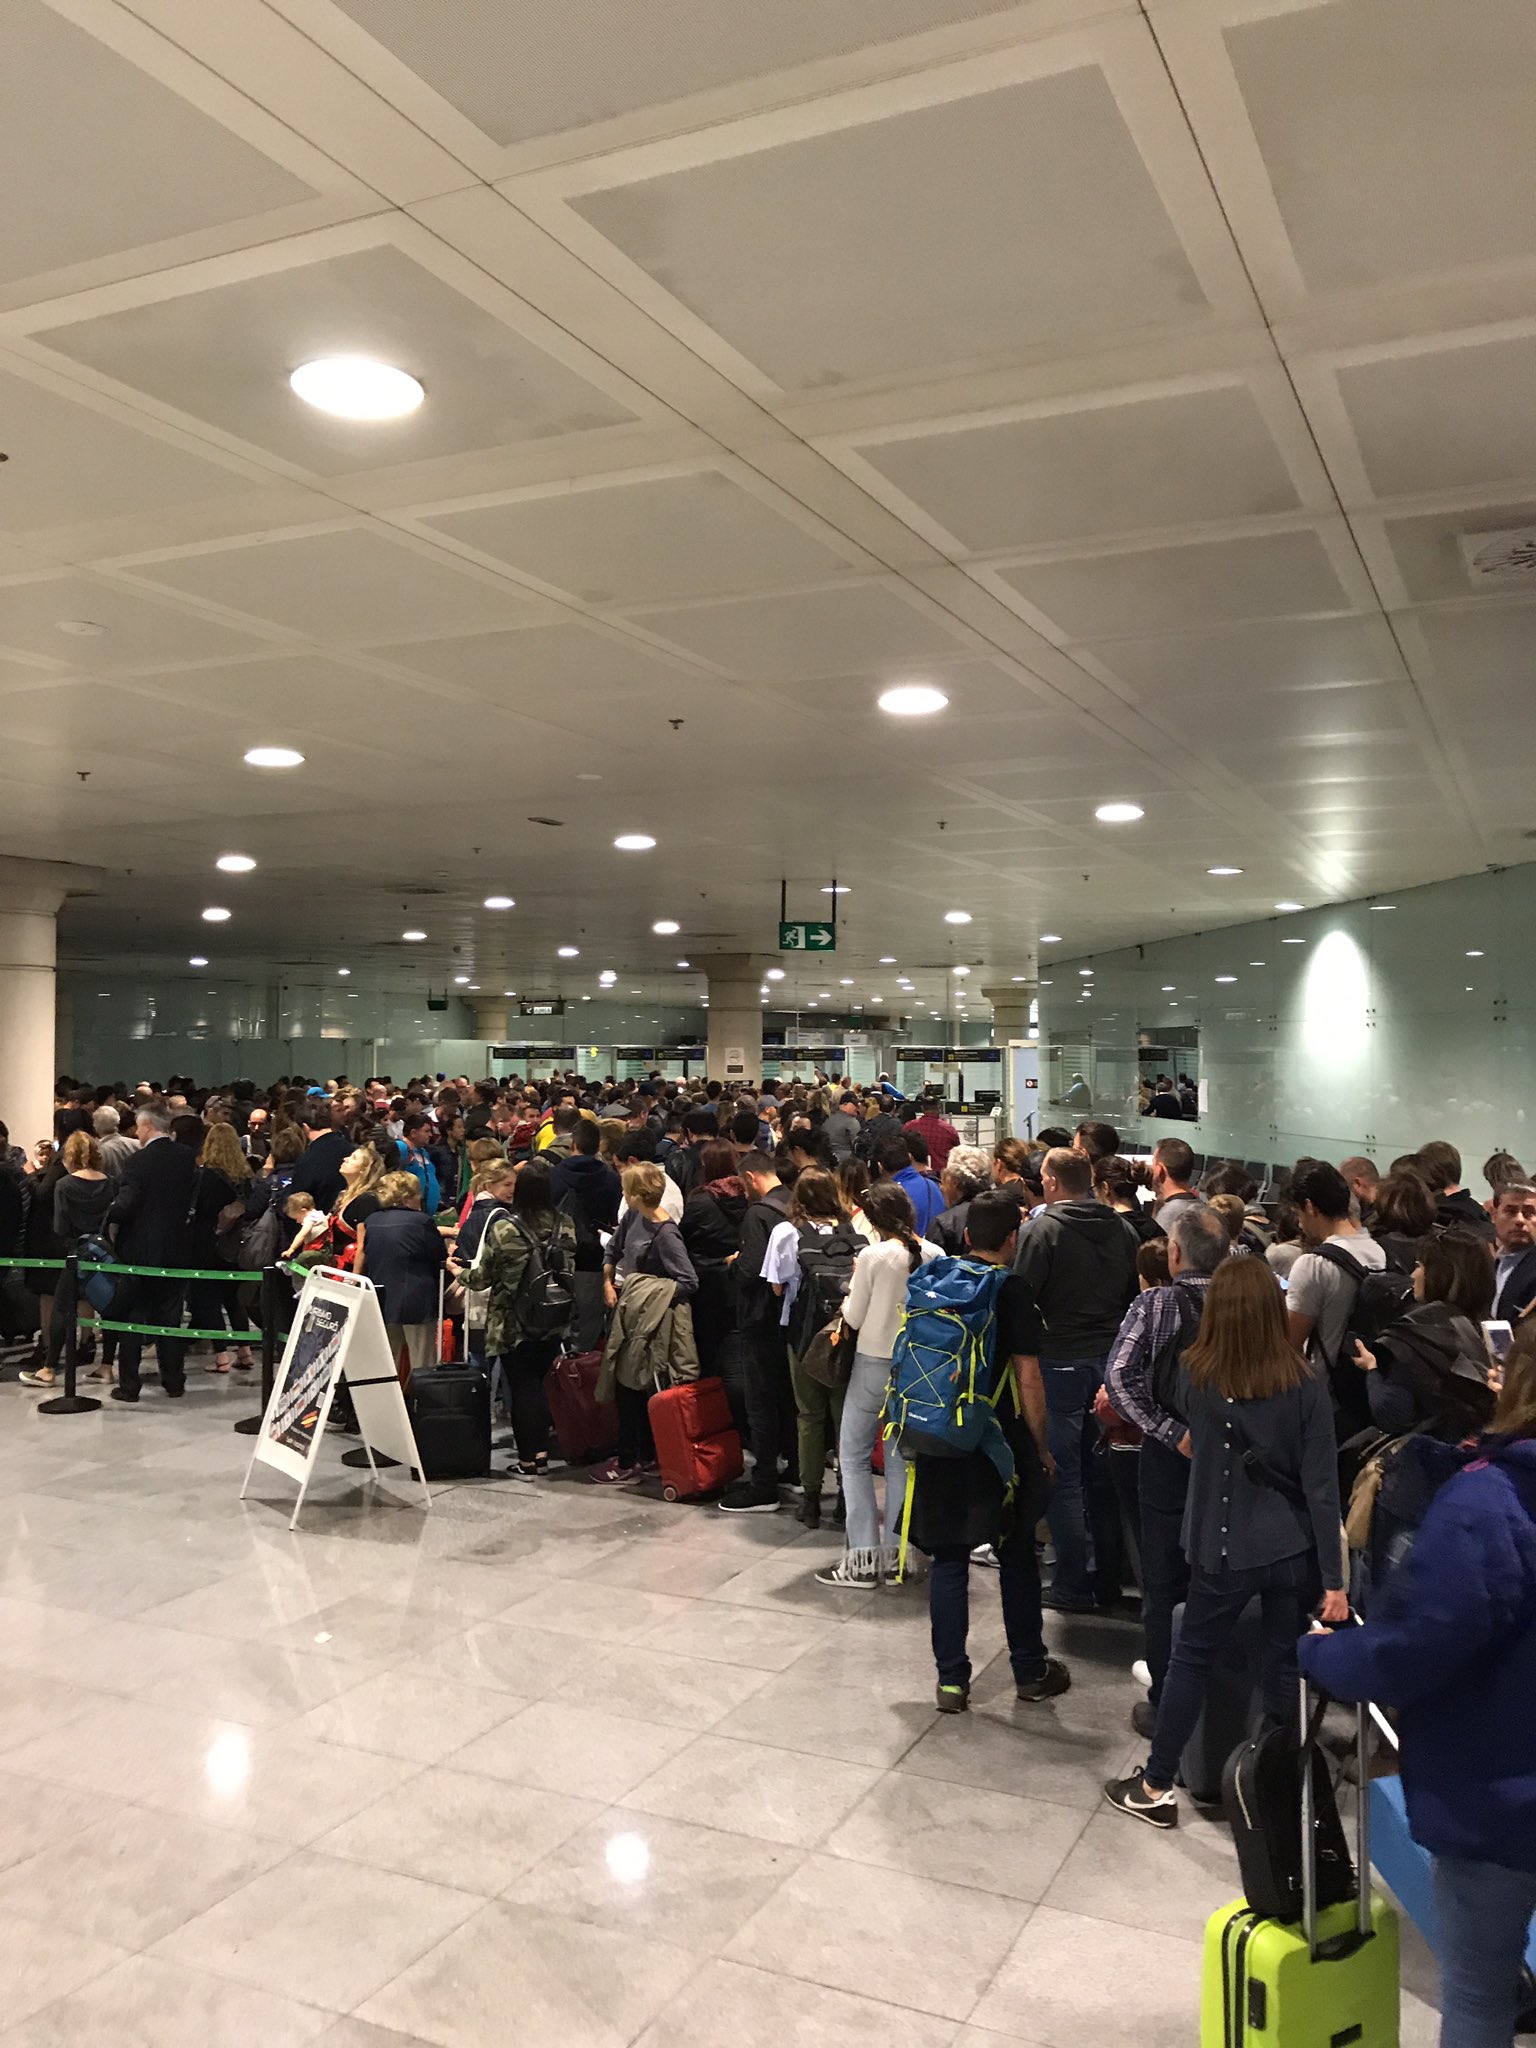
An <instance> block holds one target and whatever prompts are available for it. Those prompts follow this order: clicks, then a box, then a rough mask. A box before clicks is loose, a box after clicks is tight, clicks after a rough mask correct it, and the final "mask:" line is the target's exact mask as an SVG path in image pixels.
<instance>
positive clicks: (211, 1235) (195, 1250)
mask: <svg viewBox="0 0 1536 2048" xmlns="http://www.w3.org/2000/svg"><path fill="white" fill-rule="evenodd" d="M250 1180H251V1162H250V1161H249V1160H248V1159H247V1158H246V1156H245V1154H244V1152H242V1151H241V1149H240V1140H239V1139H238V1138H237V1137H236V1136H235V1132H234V1126H233V1125H232V1124H209V1126H208V1128H207V1130H206V1132H205V1133H204V1136H203V1141H202V1144H201V1145H200V1146H199V1147H198V1153H197V1175H196V1178H195V1179H194V1181H193V1183H192V1212H191V1222H192V1254H191V1262H192V1264H193V1265H194V1266H197V1267H200V1268H202V1269H203V1270H204V1271H205V1272H206V1271H207V1270H208V1269H209V1268H210V1267H214V1266H232V1265H234V1264H235V1263H236V1261H237V1260H238V1258H239V1250H238V1244H239V1238H240V1232H241V1229H242V1228H243V1226H244V1224H245V1222H246V1220H247V1216H248V1200H247V1197H248V1192H249V1185H250ZM187 1313H188V1315H189V1316H190V1318H191V1322H192V1327H193V1329H195V1330H217V1331H219V1332H220V1337H219V1342H218V1348H217V1349H216V1350H215V1351H214V1354H213V1357H212V1358H211V1360H210V1361H209V1363H208V1366H207V1368H206V1369H207V1371H209V1372H228V1371H229V1369H230V1366H231V1364H233V1365H234V1366H236V1367H237V1368H238V1369H239V1371H241V1372H249V1371H250V1369H251V1367H252V1366H253V1365H254V1364H255V1360H254V1359H253V1358H252V1357H251V1347H250V1346H249V1344H241V1345H239V1346H238V1348H237V1349H236V1351H235V1354H234V1357H233V1360H231V1357H230V1352H229V1346H228V1345H227V1344H226V1343H224V1341H223V1332H224V1331H225V1330H229V1331H230V1332H234V1331H237V1330H243V1329H245V1327H246V1320H245V1316H244V1313H243V1311H242V1310H241V1307H240V1283H239V1282H238V1281H237V1280H189V1281H188V1282H187Z"/></svg>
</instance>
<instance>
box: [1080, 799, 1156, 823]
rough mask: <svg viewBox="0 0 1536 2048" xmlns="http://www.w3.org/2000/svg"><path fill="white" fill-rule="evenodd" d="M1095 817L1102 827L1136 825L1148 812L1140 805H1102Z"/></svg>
mask: <svg viewBox="0 0 1536 2048" xmlns="http://www.w3.org/2000/svg"><path fill="white" fill-rule="evenodd" d="M1093 815H1094V816H1095V817H1096V818H1097V819H1098V821H1099V823H1100V824H1101V825H1134V824H1135V823H1136V820H1137V819H1138V818H1144V817H1145V816H1146V812H1145V811H1144V810H1143V809H1142V808H1141V805H1140V804H1100V805H1099V807H1098V809H1097V810H1096V811H1095V812H1094V814H1093Z"/></svg>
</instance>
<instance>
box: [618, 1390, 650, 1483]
mask: <svg viewBox="0 0 1536 2048" xmlns="http://www.w3.org/2000/svg"><path fill="white" fill-rule="evenodd" d="M613 1398H614V1400H615V1402H616V1403H617V1404H618V1410H619V1453H618V1456H619V1463H620V1465H622V1466H624V1467H625V1468H626V1470H627V1469H628V1468H629V1467H630V1466H633V1465H654V1464H655V1462H656V1439H655V1438H654V1437H653V1436H652V1435H651V1397H650V1395H649V1394H647V1393H645V1392H644V1391H643V1390H642V1389H641V1388H639V1387H621V1386H617V1385H616V1386H615V1387H614V1390H613Z"/></svg>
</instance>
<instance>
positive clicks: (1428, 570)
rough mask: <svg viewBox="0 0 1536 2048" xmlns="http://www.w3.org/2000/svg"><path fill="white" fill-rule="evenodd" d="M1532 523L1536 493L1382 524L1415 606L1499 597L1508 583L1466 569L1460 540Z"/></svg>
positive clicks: (1534, 521)
mask: <svg viewBox="0 0 1536 2048" xmlns="http://www.w3.org/2000/svg"><path fill="white" fill-rule="evenodd" d="M1533 526H1536V497H1532V498H1527V499H1523V500H1521V501H1519V502H1517V503H1513V504H1507V505H1496V506H1493V505H1490V506H1483V507H1480V508H1479V509H1477V510H1474V511H1466V512H1426V513H1424V514H1423V515H1421V516H1419V517H1416V518H1415V517H1405V518H1399V519H1387V520H1386V521H1385V522H1384V528H1385V532H1386V537H1387V541H1388V543H1389V545H1390V547H1391V550H1392V555H1393V558H1394V560H1395V563H1396V566H1397V570H1398V573H1399V575H1400V576H1401V577H1402V580H1403V586H1404V588H1405V589H1406V591H1407V593H1408V596H1409V599H1410V600H1411V602H1413V603H1414V604H1433V603H1434V602H1435V601H1436V600H1437V599H1441V598H1468V597H1499V596H1505V595H1508V594H1509V586H1508V585H1505V586H1503V587H1502V588H1501V587H1500V586H1499V585H1497V584H1488V583H1479V582H1478V581H1476V580H1475V578H1474V577H1473V576H1472V575H1471V574H1470V572H1469V570H1468V568H1467V558H1466V555H1465V554H1464V553H1463V551H1462V542H1463V540H1464V539H1469V538H1470V539H1473V540H1477V539H1479V538H1481V537H1491V536H1493V535H1495V534H1499V533H1505V532H1511V531H1519V530H1521V529H1522V528H1525V527H1533Z"/></svg>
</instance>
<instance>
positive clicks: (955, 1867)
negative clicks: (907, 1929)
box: [825, 1776, 1151, 1905]
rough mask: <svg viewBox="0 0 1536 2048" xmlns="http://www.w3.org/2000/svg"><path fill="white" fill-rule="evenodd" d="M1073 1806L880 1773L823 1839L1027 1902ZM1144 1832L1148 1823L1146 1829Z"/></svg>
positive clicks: (1071, 1830) (1079, 1818)
mask: <svg viewBox="0 0 1536 2048" xmlns="http://www.w3.org/2000/svg"><path fill="white" fill-rule="evenodd" d="M1083 1821H1084V1816H1083V1812H1082V1809H1081V1808H1080V1807H1071V1806H1051V1805H1048V1804H1047V1803H1046V1802H1045V1801H1044V1800H1040V1799H1020V1798H1018V1797H1016V1796H1015V1795H1014V1794H1013V1793H1009V1792H998V1791H995V1790H993V1791H984V1790H982V1789H981V1788H980V1787H979V1786H969V1785H941V1784H938V1783H935V1782H934V1781H932V1780H929V1779H924V1778H903V1777H896V1776H887V1777H884V1778H882V1779H881V1780H880V1782H879V1784H878V1785H876V1786H875V1787H874V1789H873V1790H872V1791H871V1792H869V1793H868V1794H867V1795H866V1797H865V1798H863V1799H862V1800H860V1802H859V1804H858V1805H857V1806H856V1807H855V1808H854V1809H853V1811H852V1813H850V1814H849V1815H848V1817H847V1819H846V1820H845V1821H844V1822H843V1823H842V1825H841V1827H839V1828H836V1829H835V1830H834V1831H833V1833H832V1834H831V1836H830V1837H829V1838H828V1840H827V1842H826V1845H825V1847H826V1851H827V1853H828V1855H831V1856H841V1857H845V1858H847V1859H848V1860H849V1861H851V1862H855V1863H874V1864H879V1865H880V1866H881V1867H882V1868H884V1869H887V1870H905V1871H910V1872H911V1873H912V1874H913V1875H914V1876H918V1877H937V1878H941V1879H943V1880H944V1881H945V1882H946V1883H948V1884H968V1885H974V1886H976V1887H977V1888H978V1889H979V1890H981V1891H988V1892H998V1893H1000V1894H1002V1896H1004V1897H1005V1898H1011V1899H1023V1900H1026V1901H1027V1902H1028V1903H1030V1904H1031V1905H1033V1904H1035V1903H1036V1902H1037V1901H1038V1900H1040V1899H1042V1898H1044V1897H1046V1896H1047V1888H1048V1887H1049V1886H1050V1884H1051V1881H1052V1879H1053V1878H1055V1877H1056V1875H1057V1872H1058V1871H1059V1870H1060V1869H1061V1866H1062V1864H1063V1862H1064V1861H1065V1860H1066V1859H1067V1857H1068V1856H1069V1854H1070V1852H1071V1850H1072V1847H1073V1844H1074V1843H1075V1842H1076V1841H1077V1840H1078V1838H1079V1837H1080V1836H1081V1834H1082V1832H1083ZM1146 1832H1147V1833H1148V1834H1150V1833H1151V1829H1150V1828H1149V1829H1147V1830H1146Z"/></svg>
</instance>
